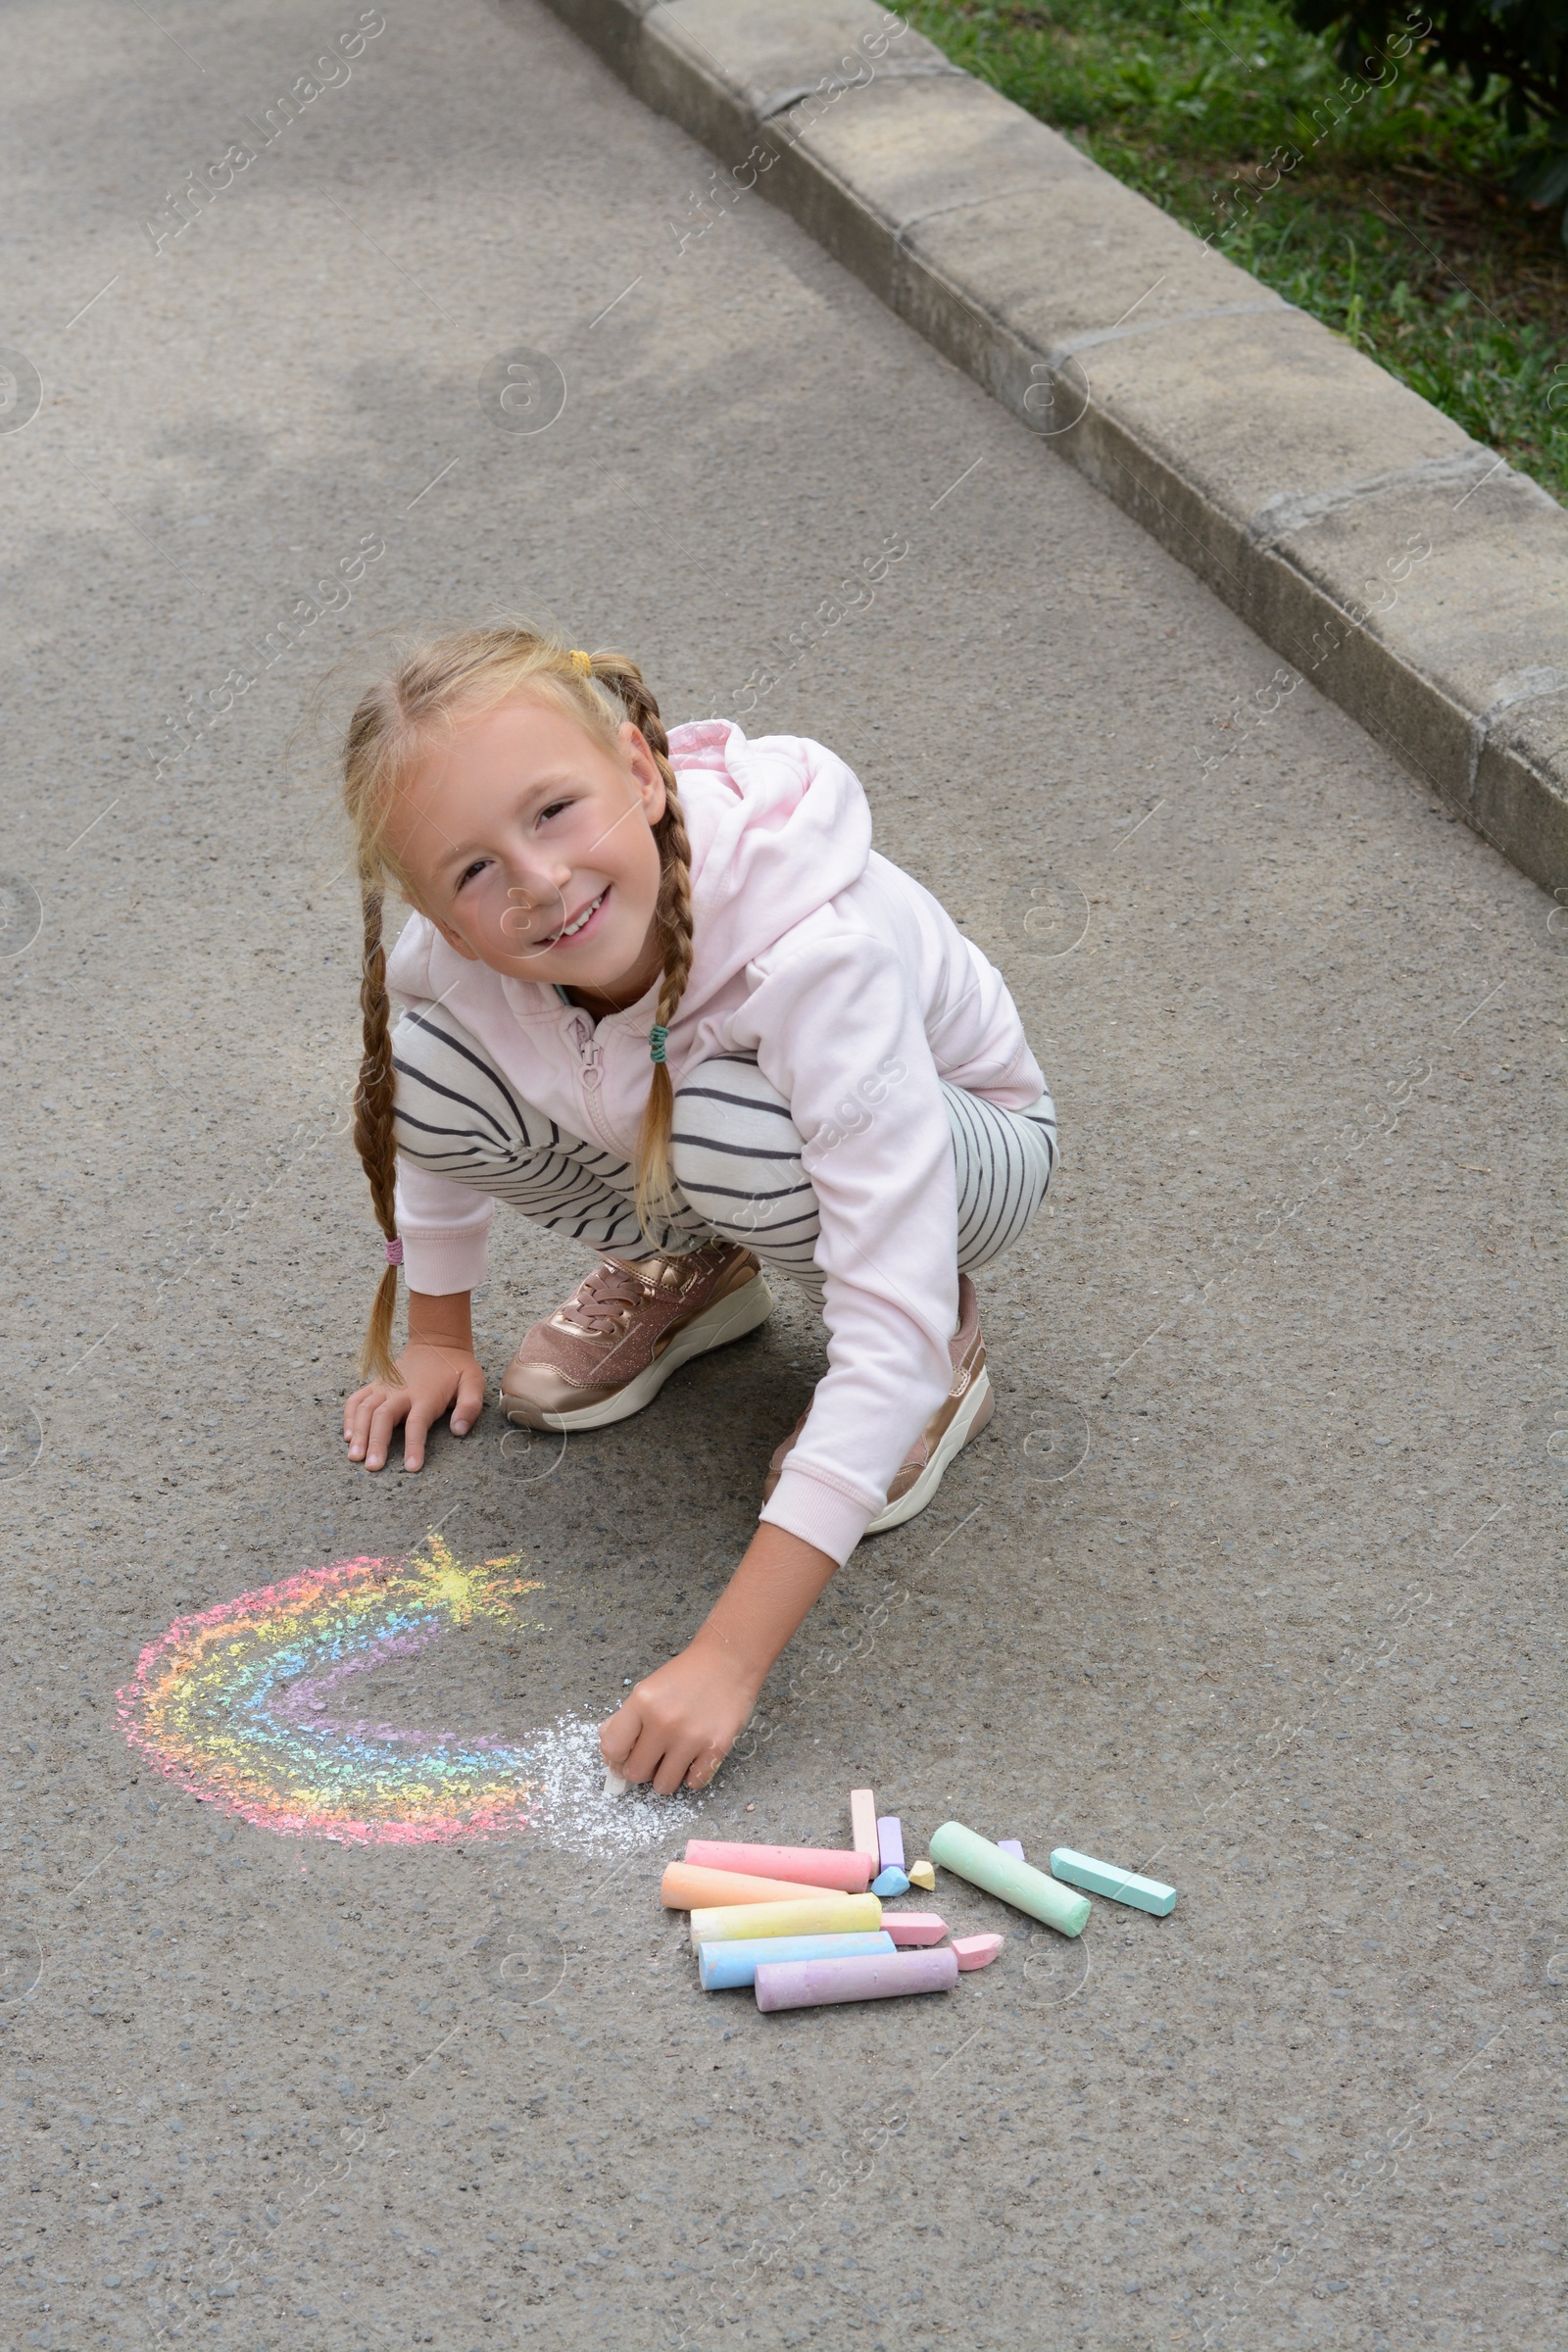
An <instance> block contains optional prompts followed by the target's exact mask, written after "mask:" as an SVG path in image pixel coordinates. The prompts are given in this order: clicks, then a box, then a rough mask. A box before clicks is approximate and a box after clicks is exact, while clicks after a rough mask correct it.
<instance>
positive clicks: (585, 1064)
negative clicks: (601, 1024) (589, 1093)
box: [577, 1027, 604, 1088]
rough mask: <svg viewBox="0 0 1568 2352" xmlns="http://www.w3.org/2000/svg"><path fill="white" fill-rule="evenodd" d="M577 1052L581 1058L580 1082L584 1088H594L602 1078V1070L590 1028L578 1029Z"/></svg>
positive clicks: (597, 1048) (597, 1049)
mask: <svg viewBox="0 0 1568 2352" xmlns="http://www.w3.org/2000/svg"><path fill="white" fill-rule="evenodd" d="M577 1051H578V1053H579V1054H581V1056H582V1082H583V1084H584V1086H586V1087H590V1088H592V1087H596V1086H597V1085H598V1084H599V1082H600V1080H601V1078H602V1077H603V1076H604V1070H603V1068H602V1066H601V1064H600V1059H599V1047H598V1045H597V1043H596V1042H595V1039H594V1033H593V1030H592V1029H591V1028H588V1027H580V1028H579V1029H578V1031H577Z"/></svg>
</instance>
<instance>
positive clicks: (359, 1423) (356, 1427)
mask: <svg viewBox="0 0 1568 2352" xmlns="http://www.w3.org/2000/svg"><path fill="white" fill-rule="evenodd" d="M375 1395H376V1392H375V1391H373V1390H365V1389H361V1390H360V1392H359V1394H358V1396H355V1397H350V1398H349V1400H348V1402H347V1404H346V1405H345V1406H344V1407H343V1435H344V1436H345V1438H347V1440H348V1442H349V1459H350V1461H351V1462H361V1461H363V1460H364V1459H365V1440H366V1435H367V1432H368V1429H369V1426H370V1415H371V1413H372V1412H373V1410H374V1409H375Z"/></svg>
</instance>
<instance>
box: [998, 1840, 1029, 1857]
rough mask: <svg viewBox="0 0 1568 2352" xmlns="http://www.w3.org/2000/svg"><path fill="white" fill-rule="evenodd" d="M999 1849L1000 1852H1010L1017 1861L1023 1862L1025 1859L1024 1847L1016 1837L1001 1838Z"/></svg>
mask: <svg viewBox="0 0 1568 2352" xmlns="http://www.w3.org/2000/svg"><path fill="white" fill-rule="evenodd" d="M997 1851H998V1853H999V1854H1010V1855H1011V1856H1012V1858H1013V1860H1014V1861H1015V1862H1021V1861H1022V1860H1023V1859H1024V1851H1023V1847H1022V1846H1021V1845H1020V1844H1019V1843H1018V1840H1017V1838H998V1839H997Z"/></svg>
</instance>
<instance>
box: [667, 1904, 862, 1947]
mask: <svg viewBox="0 0 1568 2352" xmlns="http://www.w3.org/2000/svg"><path fill="white" fill-rule="evenodd" d="M881 1925H882V1906H881V1904H880V1903H879V1902H878V1901H877V1899H876V1896H875V1895H874V1894H828V1893H827V1892H826V1891H824V1892H822V1893H821V1894H805V1895H802V1896H801V1898H800V1900H799V1901H798V1902H794V1903H725V1904H724V1905H723V1906H722V1907H721V1908H717V1909H713V1910H702V1911H694V1912H693V1913H692V1916H691V1928H692V1950H693V1951H694V1952H695V1951H696V1949H697V1947H698V1945H699V1944H700V1943H719V1942H723V1943H728V1942H729V1941H730V1940H731V1938H732V1937H734V1936H855V1935H858V1934H859V1933H860V1931H861V1930H862V1929H865V1930H874V1929H876V1928H879V1927H881ZM895 1940H897V1938H895Z"/></svg>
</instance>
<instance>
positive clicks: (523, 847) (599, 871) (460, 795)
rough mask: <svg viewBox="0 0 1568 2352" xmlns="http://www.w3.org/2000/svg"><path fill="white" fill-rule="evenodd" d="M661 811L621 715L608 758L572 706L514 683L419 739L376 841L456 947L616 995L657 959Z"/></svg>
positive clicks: (527, 973) (640, 750)
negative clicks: (566, 709)
mask: <svg viewBox="0 0 1568 2352" xmlns="http://www.w3.org/2000/svg"><path fill="white" fill-rule="evenodd" d="M663 813H664V785H663V779H662V776H661V775H660V772H659V768H658V765H657V763H656V761H655V760H654V756H653V754H652V752H650V750H649V748H648V745H647V743H646V742H645V741H644V739H643V737H642V735H641V734H640V733H639V732H638V730H637V728H636V727H635V726H633V725H632V723H631V721H630V719H628V720H626V722H625V724H624V725H623V726H622V727H621V729H620V755H619V757H618V759H617V758H616V757H615V756H613V754H611V753H609V752H606V751H604V750H602V749H601V747H600V745H599V744H598V743H597V742H596V741H595V740H594V738H593V737H592V736H591V735H589V734H587V733H586V732H585V730H584V729H583V728H582V727H580V726H579V725H578V724H577V723H576V721H575V720H574V719H571V718H568V717H566V716H565V715H564V713H563V712H561V711H557V710H555V709H554V708H553V707H552V706H550V705H549V704H544V703H535V702H530V701H528V700H527V699H526V698H525V697H524V696H522V695H515V696H513V697H512V698H511V699H510V700H509V701H507V702H504V703H500V704H498V705H497V706H496V708H495V709H494V710H492V711H479V712H477V713H475V714H474V715H473V716H471V717H468V718H466V719H462V720H460V721H459V722H458V723H457V725H456V726H455V728H454V730H453V732H452V733H451V734H450V735H448V736H446V737H445V738H444V739H443V740H442V741H441V742H440V743H438V744H437V745H436V746H434V747H433V748H432V749H431V750H430V752H429V753H428V754H427V755H426V757H425V758H424V759H423V760H421V761H420V763H419V765H418V766H417V768H416V770H415V772H414V775H413V777H412V779H411V781H410V783H409V784H408V786H407V788H406V789H405V791H404V792H403V793H402V794H401V795H400V797H399V801H398V804H397V808H396V809H395V811H394V815H393V821H392V824H391V825H390V827H389V828H388V846H389V847H390V849H391V850H392V852H393V854H394V855H395V856H396V858H398V860H399V862H400V863H401V865H402V867H403V870H404V872H405V874H406V875H407V876H408V878H409V882H410V884H411V886H412V894H413V897H414V899H415V901H416V904H417V906H418V907H419V908H420V910H421V912H423V913H424V914H427V915H428V916H429V918H430V920H431V921H432V922H433V923H434V924H435V926H436V929H437V930H438V931H439V932H440V934H441V936H442V938H443V939H444V940H446V942H447V944H448V945H449V946H450V947H453V948H456V950H457V952H458V954H459V955H460V956H466V957H467V958H468V960H469V961H470V962H476V963H487V964H489V965H490V967H491V969H492V970H493V971H497V972H504V973H506V974H507V976H508V977H509V978H511V979H515V980H539V981H544V982H545V983H546V984H550V983H559V984H560V985H561V986H562V987H563V988H571V989H577V990H581V991H582V992H584V993H585V994H586V995H588V996H603V997H607V998H614V999H617V1000H619V1001H621V1002H624V1003H627V1004H630V1003H633V1002H635V1000H636V998H637V997H639V996H641V995H642V993H643V991H644V990H645V989H646V988H649V987H651V986H652V984H653V982H654V981H655V980H656V979H658V977H659V974H660V972H661V970H662V962H663V957H662V947H661V942H660V938H659V934H658V932H657V930H656V928H655V923H654V912H655V908H656V907H657V905H658V901H659V883H660V860H659V845H658V843H657V842H656V841H655V839H654V836H653V832H652V830H651V828H652V827H653V826H654V825H657V824H658V822H659V820H660V818H661V817H662V815H663ZM628 992H629V993H628Z"/></svg>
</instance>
